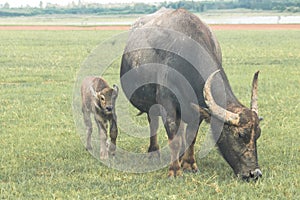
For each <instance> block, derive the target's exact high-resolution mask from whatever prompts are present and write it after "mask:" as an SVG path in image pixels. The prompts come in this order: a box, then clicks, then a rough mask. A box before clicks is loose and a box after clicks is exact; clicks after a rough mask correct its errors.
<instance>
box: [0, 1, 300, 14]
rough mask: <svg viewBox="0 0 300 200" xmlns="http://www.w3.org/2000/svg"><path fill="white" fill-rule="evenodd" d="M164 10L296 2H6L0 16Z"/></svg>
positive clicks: (279, 6)
mask: <svg viewBox="0 0 300 200" xmlns="http://www.w3.org/2000/svg"><path fill="white" fill-rule="evenodd" d="M162 7H166V8H174V9H177V8H185V9H187V10H189V11H191V12H206V11H209V10H232V9H250V10H273V11H280V12H291V13H298V12H300V0H207V1H205V0H204V1H193V0H187V1H175V2H169V1H165V2H161V3H151V4H145V3H131V4H124V3H122V4H99V3H82V2H81V0H78V1H73V2H72V3H70V4H69V5H67V6H61V5H57V4H51V3H47V4H46V5H44V3H43V2H42V1H41V2H40V4H39V6H38V7H31V6H29V5H27V6H22V7H19V8H12V7H10V5H9V3H8V2H7V3H5V4H0V17H13V16H36V15H49V14H50V15H51V14H96V15H112V14H149V13H153V12H155V11H157V10H159V9H160V8H162Z"/></svg>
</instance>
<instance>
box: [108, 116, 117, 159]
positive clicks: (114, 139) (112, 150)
mask: <svg viewBox="0 0 300 200" xmlns="http://www.w3.org/2000/svg"><path fill="white" fill-rule="evenodd" d="M117 137H118V127H117V122H116V121H115V120H114V119H112V120H111V121H110V140H111V144H110V145H109V152H110V153H111V154H112V155H114V154H115V151H116V147H117Z"/></svg>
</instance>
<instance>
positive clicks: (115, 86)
mask: <svg viewBox="0 0 300 200" xmlns="http://www.w3.org/2000/svg"><path fill="white" fill-rule="evenodd" d="M113 89H114V92H115V93H116V94H117V95H118V94H119V87H118V86H117V85H115V84H114V85H113Z"/></svg>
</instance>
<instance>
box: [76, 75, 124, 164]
mask: <svg viewBox="0 0 300 200" xmlns="http://www.w3.org/2000/svg"><path fill="white" fill-rule="evenodd" d="M118 91H119V89H118V87H117V86H116V85H113V88H111V87H109V85H108V84H107V82H106V81H105V80H104V79H103V78H101V77H92V76H89V77H86V78H85V79H84V80H83V82H82V85H81V98H82V113H83V119H84V123H85V125H86V133H87V144H86V149H87V150H91V149H92V145H91V136H92V131H93V126H92V121H91V113H93V115H94V118H95V122H96V124H97V127H98V131H99V135H100V159H107V158H108V153H109V152H110V153H112V154H114V152H115V149H116V139H117V136H118V128H117V117H116V114H115V101H116V98H117V96H118ZM107 122H109V124H110V138H111V145H110V146H109V148H107V145H106V144H107V143H106V142H107V128H108V123H107Z"/></svg>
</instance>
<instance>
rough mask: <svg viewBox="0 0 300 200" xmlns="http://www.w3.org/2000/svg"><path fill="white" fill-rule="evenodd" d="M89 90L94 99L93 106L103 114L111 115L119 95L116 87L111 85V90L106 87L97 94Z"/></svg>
mask: <svg viewBox="0 0 300 200" xmlns="http://www.w3.org/2000/svg"><path fill="white" fill-rule="evenodd" d="M90 90H91V93H92V95H93V97H94V99H93V103H94V106H95V107H96V108H97V109H98V110H101V111H102V112H103V113H104V114H112V112H113V110H114V107H115V102H116V99H117V97H118V93H119V88H118V86H116V85H113V88H110V87H107V88H104V89H103V90H101V91H99V92H96V91H95V90H94V89H93V88H92V87H90Z"/></svg>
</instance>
